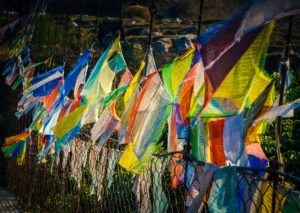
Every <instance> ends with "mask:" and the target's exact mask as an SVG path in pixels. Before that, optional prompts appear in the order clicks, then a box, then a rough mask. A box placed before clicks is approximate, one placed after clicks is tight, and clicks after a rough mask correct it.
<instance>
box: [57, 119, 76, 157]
mask: <svg viewBox="0 0 300 213" xmlns="http://www.w3.org/2000/svg"><path fill="white" fill-rule="evenodd" d="M79 131H80V123H77V125H76V126H75V127H73V128H72V129H70V130H69V131H68V132H67V133H66V134H64V135H63V137H61V138H59V139H58V140H57V141H56V142H55V147H56V153H57V154H58V153H59V152H60V150H61V148H62V147H64V146H65V145H67V144H69V143H70V142H71V141H72V140H73V139H74V138H75V137H76V136H77V135H78V133H79Z"/></svg>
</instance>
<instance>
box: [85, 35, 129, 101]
mask: <svg viewBox="0 0 300 213" xmlns="http://www.w3.org/2000/svg"><path fill="white" fill-rule="evenodd" d="M112 61H113V62H112ZM110 63H111V64H110ZM126 67H127V66H126V63H125V61H124V57H123V55H122V49H121V45H120V37H117V38H116V40H115V41H114V42H113V44H112V45H111V46H110V47H109V48H108V49H107V50H105V52H104V53H103V54H102V55H101V56H100V58H99V60H98V61H97V63H96V65H95V67H94V68H93V70H92V72H91V75H90V77H89V79H88V80H87V82H86V84H85V86H84V88H83V90H82V92H81V95H82V96H83V97H84V98H85V99H86V100H88V102H90V103H93V104H94V103H96V102H97V101H99V100H101V99H102V98H103V97H104V96H105V95H107V94H108V93H109V92H110V91H111V89H112V82H113V80H114V78H115V75H116V73H117V72H119V71H121V70H124V69H126Z"/></svg>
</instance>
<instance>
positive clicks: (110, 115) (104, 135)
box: [91, 103, 120, 149]
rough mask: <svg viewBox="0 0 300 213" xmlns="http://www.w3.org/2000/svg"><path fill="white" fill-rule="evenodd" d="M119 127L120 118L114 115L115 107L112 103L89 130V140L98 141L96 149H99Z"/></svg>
mask: <svg viewBox="0 0 300 213" xmlns="http://www.w3.org/2000/svg"><path fill="white" fill-rule="evenodd" d="M119 125H120V118H119V117H118V116H117V115H116V112H115V105H114V104H113V103H112V104H111V105H110V106H108V107H107V108H106V109H105V110H104V111H103V112H102V114H101V115H100V117H99V119H98V121H97V122H96V123H95V124H94V126H93V128H92V129H91V139H92V140H93V141H94V142H96V141H98V144H97V147H98V148H99V149H101V147H102V145H103V144H104V142H105V141H106V140H107V139H108V138H109V137H110V136H111V134H112V133H113V132H114V131H115V130H116V129H117V128H118V126H119Z"/></svg>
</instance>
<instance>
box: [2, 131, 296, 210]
mask: <svg viewBox="0 0 300 213" xmlns="http://www.w3.org/2000/svg"><path fill="white" fill-rule="evenodd" d="M83 135H84V134H83ZM84 136H85V135H84ZM35 137H36V136H32V141H31V144H30V146H29V149H28V153H27V156H26V160H25V164H24V166H18V165H17V164H16V161H15V160H14V159H11V160H8V168H7V187H8V190H10V191H12V192H14V193H15V195H16V196H17V198H18V199H19V200H20V201H21V202H22V205H23V206H24V207H25V209H31V210H35V211H47V212H57V211H59V212H185V211H190V212H197V211H200V210H202V211H204V212H210V210H212V209H216V208H220V210H222V208H223V209H226V208H233V209H231V210H232V212H236V211H235V210H239V211H240V212H282V211H286V212H290V210H293V212H298V211H299V210H300V202H299V201H300V197H299V196H300V193H299V181H298V180H297V179H295V178H291V177H289V176H287V175H284V174H280V173H277V172H275V171H268V170H259V169H248V168H237V167H223V168H218V169H217V168H216V167H215V166H213V165H204V164H203V163H201V162H192V161H186V160H184V159H180V158H178V156H174V155H164V156H153V159H152V161H151V163H150V165H149V167H148V170H147V171H145V172H144V173H142V174H139V175H135V174H133V173H130V172H128V171H126V170H124V169H123V168H121V167H120V166H119V165H118V163H117V161H118V158H119V157H120V154H121V153H122V148H120V147H119V146H118V142H117V141H115V140H113V139H111V140H109V141H107V143H106V145H105V146H104V147H103V148H102V149H101V150H100V151H99V150H98V149H97V148H96V147H95V146H93V145H91V143H90V142H89V140H88V138H84V137H82V136H79V137H77V138H76V139H75V140H74V141H73V142H72V143H71V144H70V146H69V147H67V148H66V149H64V151H63V152H61V154H60V155H59V156H58V157H57V158H55V159H54V158H53V159H48V163H42V164H37V163H36V162H37V152H36V151H37V150H36V147H37V144H36V143H35V141H36V139H35ZM177 155H178V154H177ZM229 210H230V209H229ZM200 212H201V211H200ZM212 212H213V211H212Z"/></svg>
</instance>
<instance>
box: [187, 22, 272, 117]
mask: <svg viewBox="0 0 300 213" xmlns="http://www.w3.org/2000/svg"><path fill="white" fill-rule="evenodd" d="M273 26H274V24H270V25H268V26H267V27H265V29H263V30H262V31H261V32H260V33H259V34H258V36H256V39H254V41H253V42H252V44H250V46H249V48H248V49H247V50H246V51H245V53H244V54H243V55H242V56H241V58H240V59H239V61H238V62H237V63H236V65H234V67H233V68H232V69H231V70H230V72H229V73H228V74H226V77H225V78H224V79H223V80H222V84H220V85H219V86H218V88H217V89H215V90H214V92H213V93H211V95H209V97H208V93H209V91H208V90H209V89H207V88H208V86H209V85H211V83H210V82H209V81H211V80H210V79H209V80H208V79H207V80H206V82H205V83H206V89H205V91H206V94H205V97H197V98H202V99H203V98H205V103H204V104H203V105H202V106H201V105H200V107H201V111H200V109H199V110H196V111H195V112H196V114H195V115H191V116H196V115H197V113H198V115H197V116H198V119H199V116H200V117H213V118H215V117H224V116H231V115H236V114H239V113H241V112H242V110H243V109H244V108H247V107H249V106H250V105H251V104H252V103H253V101H254V100H255V99H256V98H257V97H258V95H260V94H261V93H262V91H264V89H265V88H266V86H267V85H268V84H269V83H270V82H271V78H270V77H269V75H268V74H266V72H264V71H263V70H261V68H260V67H261V66H263V65H261V61H264V59H265V57H266V55H265V54H264V53H265V49H266V48H267V46H268V43H269V38H270V35H271V32H272V29H273ZM217 75H218V74H217V73H215V74H214V76H217ZM200 101H201V100H200Z"/></svg>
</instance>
